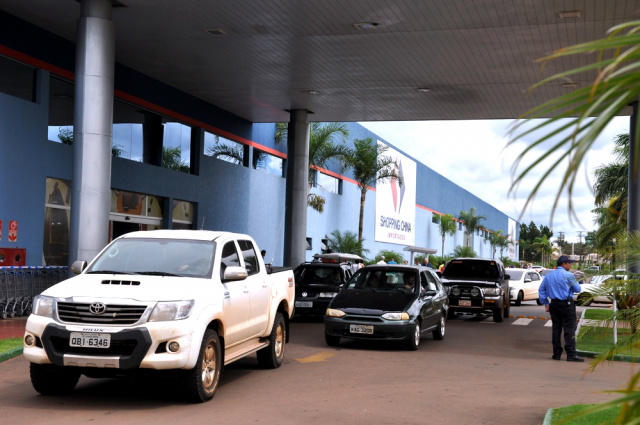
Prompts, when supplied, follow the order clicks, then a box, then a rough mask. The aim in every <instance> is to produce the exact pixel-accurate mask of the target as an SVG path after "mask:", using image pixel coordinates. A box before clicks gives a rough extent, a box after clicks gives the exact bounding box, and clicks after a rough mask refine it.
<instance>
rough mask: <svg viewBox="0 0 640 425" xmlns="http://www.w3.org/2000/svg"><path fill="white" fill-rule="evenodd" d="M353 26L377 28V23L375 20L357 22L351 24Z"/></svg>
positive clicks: (361, 28) (365, 28) (368, 28)
mask: <svg viewBox="0 0 640 425" xmlns="http://www.w3.org/2000/svg"><path fill="white" fill-rule="evenodd" d="M353 26H354V27H356V28H358V29H359V30H374V29H376V28H378V24H377V23H376V22H357V23H355V24H353Z"/></svg>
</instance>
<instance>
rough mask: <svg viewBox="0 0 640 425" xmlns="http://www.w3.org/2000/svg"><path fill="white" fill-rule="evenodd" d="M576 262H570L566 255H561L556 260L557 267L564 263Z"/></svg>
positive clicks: (573, 261) (571, 261)
mask: <svg viewBox="0 0 640 425" xmlns="http://www.w3.org/2000/svg"><path fill="white" fill-rule="evenodd" d="M575 262H576V260H570V259H569V257H567V256H566V255H561V256H560V258H558V265H559V266H561V265H562V264H564V263H575Z"/></svg>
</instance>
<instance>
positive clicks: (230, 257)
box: [220, 242, 240, 279]
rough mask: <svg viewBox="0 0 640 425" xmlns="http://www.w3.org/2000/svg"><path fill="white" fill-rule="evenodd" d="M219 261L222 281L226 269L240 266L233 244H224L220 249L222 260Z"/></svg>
mask: <svg viewBox="0 0 640 425" xmlns="http://www.w3.org/2000/svg"><path fill="white" fill-rule="evenodd" d="M220 261H221V262H220V279H224V271H225V269H226V268H227V267H238V266H240V257H239V256H238V250H237V249H236V244H235V243H233V242H227V243H226V244H224V247H223V248H222V259H221V260H220Z"/></svg>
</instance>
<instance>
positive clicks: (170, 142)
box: [162, 120, 191, 173]
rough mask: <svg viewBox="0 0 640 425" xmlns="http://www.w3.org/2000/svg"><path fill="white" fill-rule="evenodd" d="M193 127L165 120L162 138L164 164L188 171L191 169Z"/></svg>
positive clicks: (167, 166) (164, 165) (177, 169)
mask: <svg viewBox="0 0 640 425" xmlns="http://www.w3.org/2000/svg"><path fill="white" fill-rule="evenodd" d="M190 164H191V127H189V126H187V125H184V124H182V123H179V122H170V121H168V120H165V123H164V135H163V139H162V166H163V167H165V168H170V169H172V170H176V171H181V172H183V173H188V172H190V171H191V166H190Z"/></svg>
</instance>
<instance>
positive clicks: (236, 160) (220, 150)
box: [207, 136, 264, 165]
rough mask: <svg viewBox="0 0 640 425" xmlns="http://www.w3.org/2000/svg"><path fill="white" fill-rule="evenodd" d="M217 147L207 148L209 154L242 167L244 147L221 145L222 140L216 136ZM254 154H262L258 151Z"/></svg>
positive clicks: (236, 144)
mask: <svg viewBox="0 0 640 425" xmlns="http://www.w3.org/2000/svg"><path fill="white" fill-rule="evenodd" d="M215 139H216V141H215V146H211V147H209V148H207V154H208V155H210V156H212V157H214V158H217V159H222V160H224V161H227V162H231V163H233V164H237V165H242V164H243V163H244V147H243V146H242V145H240V144H239V143H235V144H233V145H230V144H227V143H224V142H222V143H220V138H219V137H218V136H215ZM253 152H254V154H260V153H262V154H263V155H264V153H263V152H260V151H258V150H254V151H253Z"/></svg>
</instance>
